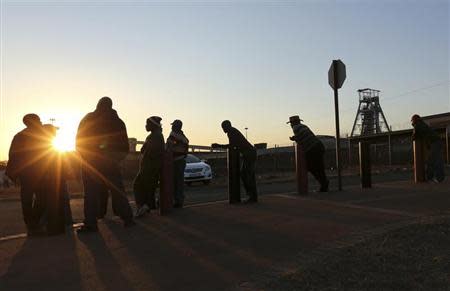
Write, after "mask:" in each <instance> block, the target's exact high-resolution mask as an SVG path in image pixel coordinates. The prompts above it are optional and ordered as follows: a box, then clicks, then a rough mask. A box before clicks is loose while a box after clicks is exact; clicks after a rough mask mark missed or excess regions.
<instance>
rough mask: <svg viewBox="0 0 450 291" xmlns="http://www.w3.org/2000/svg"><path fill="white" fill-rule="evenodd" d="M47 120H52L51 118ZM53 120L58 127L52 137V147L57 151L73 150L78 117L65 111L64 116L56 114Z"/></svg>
mask: <svg viewBox="0 0 450 291" xmlns="http://www.w3.org/2000/svg"><path fill="white" fill-rule="evenodd" d="M44 120H45V119H44ZM49 120H50V121H52V119H49ZM53 121H54V125H55V126H56V127H57V128H58V130H57V131H56V136H55V138H54V139H53V148H54V149H55V150H57V151H59V152H71V151H74V150H75V137H76V134H77V127H78V123H79V118H77V116H71V114H68V113H67V114H66V115H65V116H63V115H62V114H61V115H58V116H57V117H56V118H54V119H53Z"/></svg>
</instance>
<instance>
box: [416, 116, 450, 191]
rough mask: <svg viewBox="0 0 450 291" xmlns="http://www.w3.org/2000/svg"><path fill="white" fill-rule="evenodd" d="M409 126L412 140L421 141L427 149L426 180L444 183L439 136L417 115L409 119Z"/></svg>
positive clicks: (441, 146)
mask: <svg viewBox="0 0 450 291" xmlns="http://www.w3.org/2000/svg"><path fill="white" fill-rule="evenodd" d="M411 124H412V126H413V127H414V130H413V135H412V139H413V140H420V141H422V142H423V143H424V145H425V146H426V147H427V148H428V149H429V154H428V159H427V171H426V172H427V180H428V181H434V182H437V183H440V182H442V181H444V178H445V172H444V158H443V156H442V155H443V142H442V141H441V139H440V138H439V135H438V134H437V133H436V132H435V131H434V130H433V129H431V128H430V127H429V126H428V125H427V124H426V123H425V122H424V121H423V120H422V118H421V117H420V116H419V115H417V114H414V115H413V116H412V117H411Z"/></svg>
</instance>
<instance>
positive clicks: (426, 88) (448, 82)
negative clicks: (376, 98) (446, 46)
mask: <svg viewBox="0 0 450 291" xmlns="http://www.w3.org/2000/svg"><path fill="white" fill-rule="evenodd" d="M442 85H449V86H450V80H447V81H444V82H440V83H436V84H433V85H430V86H426V87H420V88H417V89H414V90H411V91H407V92H404V93H401V94H398V95H394V96H390V97H385V98H383V99H382V100H381V101H382V102H383V103H385V102H392V101H393V100H396V99H398V98H401V97H404V96H407V95H410V94H414V93H417V92H420V91H425V90H428V89H432V88H436V87H440V86H442ZM351 110H354V108H346V109H344V110H341V112H347V111H351Z"/></svg>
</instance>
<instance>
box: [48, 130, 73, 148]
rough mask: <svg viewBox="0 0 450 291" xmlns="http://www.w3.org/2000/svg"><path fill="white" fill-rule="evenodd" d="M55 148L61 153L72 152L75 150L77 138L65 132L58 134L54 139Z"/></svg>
mask: <svg viewBox="0 0 450 291" xmlns="http://www.w3.org/2000/svg"><path fill="white" fill-rule="evenodd" d="M53 147H54V148H55V150H57V151H59V152H71V151H74V150H75V136H74V135H70V134H68V133H64V132H58V133H57V134H56V137H55V139H53Z"/></svg>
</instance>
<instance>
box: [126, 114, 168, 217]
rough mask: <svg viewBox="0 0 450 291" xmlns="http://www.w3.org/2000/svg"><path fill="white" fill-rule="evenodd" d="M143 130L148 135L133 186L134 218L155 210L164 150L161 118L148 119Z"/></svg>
mask: <svg viewBox="0 0 450 291" xmlns="http://www.w3.org/2000/svg"><path fill="white" fill-rule="evenodd" d="M145 129H146V130H147V131H148V132H150V134H149V135H148V136H147V138H146V139H145V142H144V145H143V146H142V148H141V161H140V166H139V172H138V174H137V176H136V178H135V179H134V184H133V189H134V196H135V198H136V204H137V210H136V217H142V216H143V215H145V214H146V213H148V212H150V209H155V208H156V204H155V192H156V188H157V187H158V183H159V179H160V175H161V167H162V162H163V154H164V150H165V144H164V137H163V134H162V126H161V117H158V116H152V117H150V118H148V119H147V122H146V125H145Z"/></svg>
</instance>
